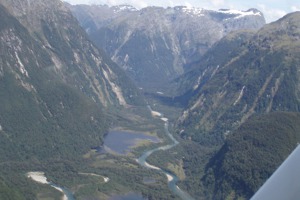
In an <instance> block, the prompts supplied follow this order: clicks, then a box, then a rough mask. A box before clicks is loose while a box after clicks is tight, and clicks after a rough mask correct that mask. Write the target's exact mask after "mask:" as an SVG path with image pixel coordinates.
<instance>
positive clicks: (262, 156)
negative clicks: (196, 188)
mask: <svg viewBox="0 0 300 200" xmlns="http://www.w3.org/2000/svg"><path fill="white" fill-rule="evenodd" d="M299 122H300V114H299V113H293V112H290V113H288V112H273V113H269V114H262V115H259V116H254V117H251V118H250V119H249V120H247V121H246V122H245V123H244V124H243V125H242V126H241V127H240V128H239V129H238V130H236V131H235V132H234V133H233V134H232V135H230V136H229V137H228V138H227V140H226V142H225V144H224V145H223V146H222V148H221V149H220V150H219V151H218V152H217V153H216V155H215V156H214V157H213V158H212V159H211V160H210V163H209V164H208V165H207V169H206V175H205V177H204V178H203V181H204V182H205V183H206V184H207V185H208V187H209V188H210V189H211V190H212V192H211V194H213V195H212V196H211V197H210V198H211V199H250V198H251V196H252V195H253V194H254V193H255V192H256V191H257V190H258V189H259V187H260V186H261V185H262V184H263V183H264V182H265V181H266V180H267V179H268V178H269V177H270V176H271V175H272V173H273V172H274V171H275V170H276V169H277V168H278V166H279V165H280V164H281V163H282V162H283V161H284V160H285V159H286V158H287V156H288V155H289V154H290V153H291V152H292V151H293V150H294V149H295V147H296V146H297V143H299V140H300V124H299Z"/></svg>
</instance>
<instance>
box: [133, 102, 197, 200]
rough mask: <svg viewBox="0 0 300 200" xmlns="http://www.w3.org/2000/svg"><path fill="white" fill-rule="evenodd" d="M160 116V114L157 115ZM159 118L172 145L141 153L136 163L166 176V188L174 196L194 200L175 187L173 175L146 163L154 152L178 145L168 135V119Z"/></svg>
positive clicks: (175, 178) (175, 180)
mask: <svg viewBox="0 0 300 200" xmlns="http://www.w3.org/2000/svg"><path fill="white" fill-rule="evenodd" d="M148 109H149V110H150V112H151V113H153V112H154V113H158V112H156V111H153V110H152V109H151V107H150V106H148ZM159 114H160V113H159ZM160 117H161V119H162V121H164V122H165V124H164V130H165V134H166V135H167V136H168V137H169V138H170V139H171V140H172V144H168V145H165V146H161V147H157V148H155V149H152V150H149V151H146V152H145V153H143V154H142V155H141V157H139V158H138V159H137V162H138V163H139V164H140V165H141V166H143V167H146V168H149V169H154V170H157V171H159V172H161V173H163V174H165V175H166V177H167V179H168V187H169V189H170V190H171V191H172V192H173V193H174V194H176V195H177V196H179V197H180V198H181V199H183V200H194V198H192V197H191V196H190V195H189V194H188V193H186V192H184V191H183V190H181V189H180V188H179V187H178V186H177V185H176V183H177V182H178V180H179V178H178V177H177V176H176V175H175V174H171V173H170V172H167V171H165V170H163V169H161V168H159V167H156V166H154V165H151V164H149V163H147V161H146V160H147V158H148V157H149V156H150V155H151V154H152V153H154V152H156V151H165V150H169V149H171V148H173V147H175V146H176V145H178V144H179V142H178V141H177V140H176V139H175V138H174V136H173V135H172V134H171V133H170V131H169V122H168V119H167V118H163V115H162V114H160Z"/></svg>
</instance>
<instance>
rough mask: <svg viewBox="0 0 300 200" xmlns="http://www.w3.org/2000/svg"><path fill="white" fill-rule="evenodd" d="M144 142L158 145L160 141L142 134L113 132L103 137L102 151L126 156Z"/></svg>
mask: <svg viewBox="0 0 300 200" xmlns="http://www.w3.org/2000/svg"><path fill="white" fill-rule="evenodd" d="M144 141H150V142H154V143H158V142H160V139H159V138H158V137H156V136H151V135H146V134H144V133H136V132H130V131H122V130H113V131H110V132H109V133H108V134H107V135H106V136H105V137H104V149H105V151H106V152H113V153H117V154H121V155H126V154H127V153H129V152H130V151H131V149H132V148H133V147H135V146H137V145H138V144H139V143H140V142H144Z"/></svg>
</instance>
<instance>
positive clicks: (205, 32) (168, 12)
mask: <svg viewBox="0 0 300 200" xmlns="http://www.w3.org/2000/svg"><path fill="white" fill-rule="evenodd" d="M71 9H72V11H73V13H74V15H75V16H76V17H77V18H78V20H79V21H80V23H81V24H82V26H83V28H84V29H85V30H86V31H87V32H88V33H89V35H90V38H91V39H92V40H93V41H95V43H96V44H97V45H98V46H100V47H101V48H104V50H105V51H106V52H107V53H108V54H109V55H110V56H111V58H112V59H113V60H114V61H115V62H116V63H118V64H119V65H120V66H122V67H123V68H124V69H125V70H126V72H127V73H128V74H129V75H130V76H131V77H132V78H133V80H135V81H136V82H137V83H138V85H139V86H141V87H145V88H148V89H151V88H152V89H156V90H158V89H159V90H164V89H166V88H164V87H165V86H167V85H166V84H165V83H166V82H168V81H169V80H171V79H173V78H174V77H177V76H178V75H181V74H183V73H184V71H185V70H186V69H187V65H188V64H189V63H190V62H192V61H193V60H194V59H198V57H199V56H201V55H203V54H204V53H205V52H206V51H207V50H208V49H209V48H210V47H211V46H212V45H213V44H214V43H215V42H216V41H218V40H219V39H221V38H222V37H223V36H224V35H226V34H227V33H229V32H231V31H233V30H239V29H254V30H256V29H258V28H260V27H261V26H263V25H264V24H265V20H264V17H263V15H262V13H261V12H259V11H257V10H255V9H250V10H248V11H245V12H241V11H230V10H220V11H209V10H204V9H199V8H188V7H174V8H166V9H164V8H161V7H147V8H144V9H141V10H136V9H135V8H133V7H130V6H114V7H108V6H86V5H77V6H73V7H71Z"/></svg>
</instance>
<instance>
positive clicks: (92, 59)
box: [0, 0, 143, 199]
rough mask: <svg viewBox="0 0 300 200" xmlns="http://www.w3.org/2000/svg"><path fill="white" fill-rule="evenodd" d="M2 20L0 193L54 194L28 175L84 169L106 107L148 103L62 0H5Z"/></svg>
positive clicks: (104, 126) (102, 128)
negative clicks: (96, 44) (88, 35)
mask: <svg viewBox="0 0 300 200" xmlns="http://www.w3.org/2000/svg"><path fill="white" fill-rule="evenodd" d="M0 21H1V23H0V146H1V148H0V187H1V189H0V199H41V198H42V197H39V196H38V195H42V196H43V195H44V194H45V193H46V196H47V197H49V198H50V197H53V196H54V197H55V195H57V196H58V195H59V194H57V193H55V192H54V191H52V190H51V187H49V186H48V187H46V186H45V187H43V186H41V185H37V184H34V183H33V182H32V181H31V180H29V179H28V178H27V177H26V176H25V173H27V172H29V171H32V170H43V171H45V172H46V173H47V172H50V173H51V172H52V173H53V174H55V175H56V176H57V177H59V178H61V179H66V177H67V176H68V174H70V173H73V176H74V174H75V176H76V175H78V172H77V171H74V169H75V166H76V167H78V166H83V165H82V163H83V160H82V159H83V158H82V155H83V154H85V153H87V152H88V151H90V148H91V147H95V146H99V145H102V139H103V135H104V133H105V132H106V131H107V130H108V128H109V125H110V123H111V120H110V121H109V122H108V116H107V115H106V112H107V110H108V109H109V108H112V106H114V108H118V107H119V108H123V107H126V106H128V105H130V104H135V103H143V101H142V98H140V97H139V94H138V90H136V87H135V86H134V84H133V83H132V82H131V81H130V80H129V79H128V78H127V76H126V75H125V73H124V72H123V71H122V70H121V69H120V68H119V67H118V66H116V65H115V64H114V63H113V62H112V61H110V60H109V59H107V58H106V57H105V56H103V54H102V53H101V52H100V51H99V50H98V49H97V48H96V47H94V46H93V45H92V43H91V42H90V41H89V40H88V39H87V36H86V33H85V32H84V31H83V30H82V29H81V28H80V25H79V24H78V22H77V20H76V19H75V18H74V17H72V14H71V12H70V11H68V9H66V8H65V6H64V4H63V3H62V2H61V1H58V0H57V1H56V0H53V1H45V0H32V1H31V0H28V1H23V0H20V1H18V0H7V1H6V0H0ZM85 167H87V166H85ZM52 177H53V175H52ZM54 177H55V176H54ZM59 178H57V179H56V180H61V179H59ZM68 178H70V177H68ZM72 178H73V177H72ZM57 198H58V197H57ZM57 198H56V199H57Z"/></svg>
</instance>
